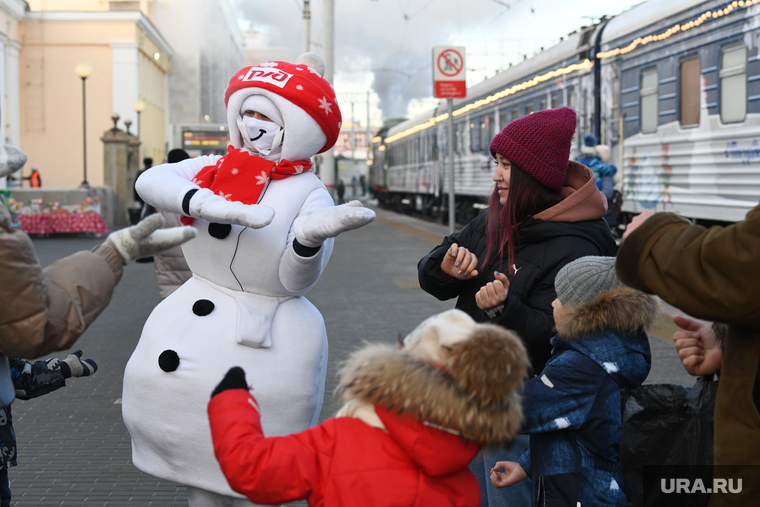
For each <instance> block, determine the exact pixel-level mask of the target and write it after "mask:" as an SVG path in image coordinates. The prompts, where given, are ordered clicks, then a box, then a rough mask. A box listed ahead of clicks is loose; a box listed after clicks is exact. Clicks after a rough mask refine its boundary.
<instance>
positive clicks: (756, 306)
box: [616, 207, 760, 329]
mask: <svg viewBox="0 0 760 507" xmlns="http://www.w3.org/2000/svg"><path fill="white" fill-rule="evenodd" d="M648 215H649V217H648V218H646V219H645V220H641V219H639V220H638V223H636V224H635V225H637V227H636V228H635V230H633V231H632V232H630V231H629V230H626V235H624V238H625V239H624V240H623V243H622V245H621V246H620V251H619V252H618V256H617V262H616V268H617V275H618V277H619V278H620V280H622V281H623V283H625V284H626V285H629V286H631V287H633V288H635V289H639V290H643V291H645V292H649V293H653V294H657V295H658V296H660V297H661V298H662V299H664V300H665V301H667V302H668V303H670V304H672V305H673V306H675V307H677V308H680V309H681V310H683V311H684V312H686V313H688V314H689V315H693V316H694V317H697V318H700V319H705V320H712V321H719V322H724V323H727V324H737V325H742V326H747V327H750V328H753V329H756V328H757V327H758V326H759V325H760V317H759V316H760V299H758V298H756V297H752V295H751V293H750V292H748V291H751V290H753V289H754V287H756V286H757V284H758V283H760V263H758V262H757V252H760V207H756V208H754V209H752V210H751V211H750V212H749V213H748V214H747V218H746V219H745V220H743V221H741V222H737V223H735V224H733V225H730V226H727V227H718V226H714V227H710V228H709V229H707V228H705V227H702V226H698V225H691V223H689V222H688V221H687V220H685V219H683V218H681V217H679V216H678V215H676V214H674V213H656V214H654V215H652V214H651V213H649V214H648ZM641 216H642V217H646V215H645V214H643V213H642V215H641ZM637 218H639V217H637ZM633 224H634V223H633V222H632V225H633ZM629 228H630V226H629Z"/></svg>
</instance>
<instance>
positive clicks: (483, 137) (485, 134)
mask: <svg viewBox="0 0 760 507" xmlns="http://www.w3.org/2000/svg"><path fill="white" fill-rule="evenodd" d="M491 138H493V118H492V116H491V115H490V114H487V115H486V116H485V118H484V122H483V129H482V130H481V131H480V151H481V152H483V153H488V147H489V146H490V145H491Z"/></svg>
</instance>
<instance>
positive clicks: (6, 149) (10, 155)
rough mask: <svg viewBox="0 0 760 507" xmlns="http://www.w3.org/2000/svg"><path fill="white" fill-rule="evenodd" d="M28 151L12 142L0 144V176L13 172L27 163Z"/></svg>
mask: <svg viewBox="0 0 760 507" xmlns="http://www.w3.org/2000/svg"><path fill="white" fill-rule="evenodd" d="M26 159H27V157H26V153H24V152H23V151H21V150H20V149H18V148H16V147H15V146H13V145H10V144H0V178H2V177H4V176H8V175H9V174H13V173H15V172H16V171H18V170H19V169H21V168H22V167H24V164H26Z"/></svg>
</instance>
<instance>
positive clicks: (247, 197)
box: [180, 145, 312, 225]
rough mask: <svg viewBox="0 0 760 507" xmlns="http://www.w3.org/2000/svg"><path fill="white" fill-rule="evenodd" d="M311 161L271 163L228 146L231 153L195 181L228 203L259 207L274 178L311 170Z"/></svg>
mask: <svg viewBox="0 0 760 507" xmlns="http://www.w3.org/2000/svg"><path fill="white" fill-rule="evenodd" d="M311 168H312V165H311V162H310V161H309V160H300V161H297V162H289V161H287V160H281V161H280V163H279V164H276V163H274V162H272V161H270V160H266V159H263V158H261V157H259V156H257V155H252V154H251V153H250V152H249V151H248V150H246V149H245V148H243V149H238V148H233V147H232V145H229V146H227V154H226V155H225V156H223V157H222V158H220V159H219V160H218V161H217V162H216V164H215V165H209V166H206V167H204V168H203V169H201V170H200V172H199V173H198V174H196V175H195V178H193V183H195V184H196V185H198V186H199V187H201V188H208V189H210V190H211V191H212V192H214V193H215V194H216V195H220V196H222V197H224V198H225V199H227V200H228V201H240V202H242V203H243V204H258V202H259V199H261V195H262V194H263V193H264V189H266V188H267V184H268V183H269V180H270V179H275V180H281V179H284V178H287V177H289V176H295V175H298V174H301V173H304V172H308V171H310V170H311ZM180 220H181V221H182V223H183V224H184V225H190V224H191V223H193V217H184V216H183V217H181V218H180Z"/></svg>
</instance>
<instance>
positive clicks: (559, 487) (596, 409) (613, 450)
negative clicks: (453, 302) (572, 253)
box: [491, 257, 660, 507]
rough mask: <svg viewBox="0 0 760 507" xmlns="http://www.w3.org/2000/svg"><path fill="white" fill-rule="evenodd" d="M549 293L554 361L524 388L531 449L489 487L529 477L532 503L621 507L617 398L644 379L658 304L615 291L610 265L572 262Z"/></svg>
mask: <svg viewBox="0 0 760 507" xmlns="http://www.w3.org/2000/svg"><path fill="white" fill-rule="evenodd" d="M554 285H555V288H556V291H557V299H555V300H554V302H553V303H552V306H553V307H554V320H555V324H556V328H557V335H556V336H555V337H554V338H552V340H551V343H552V346H553V347H554V350H553V353H552V357H551V359H550V360H549V361H548V362H547V364H546V367H545V368H544V370H543V371H542V372H541V373H540V374H539V375H537V376H536V377H534V378H532V379H530V380H528V381H527V382H526V383H525V394H524V399H523V411H524V414H525V416H524V417H525V418H524V422H523V427H522V430H521V431H522V432H523V433H528V434H530V449H529V450H528V451H527V452H526V453H525V454H523V456H522V457H521V458H520V460H519V462H508V461H500V462H498V463H496V465H495V466H494V468H493V469H492V470H491V482H492V483H493V484H494V486H495V487H497V488H501V487H507V486H511V485H512V484H515V483H517V482H519V481H521V480H523V479H525V478H527V477H529V476H530V477H531V479H532V480H533V485H534V497H533V498H534V505H540V506H550V507H565V506H567V507H577V506H578V505H580V506H581V507H587V506H588V507H592V506H593V507H599V506H615V507H624V506H625V505H626V504H627V500H626V496H625V493H624V492H623V479H622V477H623V475H622V467H621V463H620V432H621V427H622V421H621V410H620V390H621V389H622V388H627V387H634V386H638V385H640V384H641V383H642V382H643V381H644V380H645V379H646V377H647V375H648V373H649V368H650V365H651V354H650V351H649V340H648V338H647V335H646V330H647V329H649V328H650V327H652V326H653V325H654V324H655V323H656V321H657V319H658V317H659V313H660V308H659V303H658V302H657V300H656V299H655V298H654V297H652V296H648V295H646V294H644V293H642V292H639V291H636V290H634V289H630V288H628V287H623V286H622V285H621V283H620V282H619V281H618V279H617V277H616V276H615V258H614V257H582V258H580V259H577V260H576V261H573V262H571V263H569V264H567V265H566V266H565V267H564V268H562V269H561V270H560V271H559V273H558V274H557V277H556V279H555V282H554ZM502 469H503V470H504V472H502V471H500V470H502Z"/></svg>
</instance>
